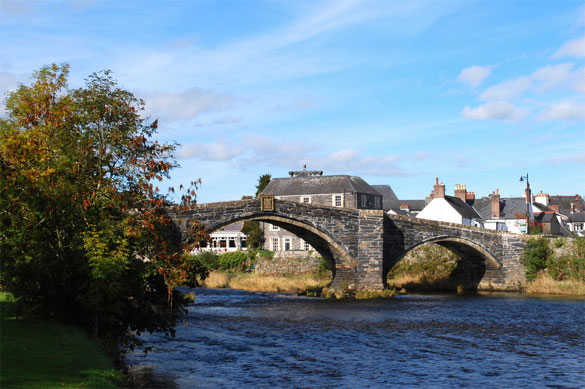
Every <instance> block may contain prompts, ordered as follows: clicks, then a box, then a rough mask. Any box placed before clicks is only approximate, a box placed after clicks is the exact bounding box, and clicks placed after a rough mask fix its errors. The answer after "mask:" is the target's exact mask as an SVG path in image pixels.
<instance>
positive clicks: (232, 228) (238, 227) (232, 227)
mask: <svg viewBox="0 0 585 389" xmlns="http://www.w3.org/2000/svg"><path fill="white" fill-rule="evenodd" d="M243 226H244V222H238V223H234V224H230V225H227V226H225V227H223V228H221V229H220V230H219V231H238V232H239V231H242V227H243Z"/></svg>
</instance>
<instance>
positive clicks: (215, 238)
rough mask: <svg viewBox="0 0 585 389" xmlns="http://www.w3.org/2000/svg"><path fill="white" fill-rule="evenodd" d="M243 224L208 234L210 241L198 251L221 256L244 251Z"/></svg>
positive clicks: (236, 224) (232, 225)
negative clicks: (230, 252)
mask: <svg viewBox="0 0 585 389" xmlns="http://www.w3.org/2000/svg"><path fill="white" fill-rule="evenodd" d="M243 225H244V223H241V222H240V223H234V224H230V225H229V226H226V227H224V228H222V229H220V230H217V231H214V232H212V233H211V234H209V237H210V241H209V242H208V243H207V245H206V246H203V247H200V248H199V249H198V251H211V252H213V253H216V254H222V253H226V252H229V251H241V250H246V235H245V234H244V233H243V232H242V226H243Z"/></svg>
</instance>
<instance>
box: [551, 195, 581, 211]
mask: <svg viewBox="0 0 585 389" xmlns="http://www.w3.org/2000/svg"><path fill="white" fill-rule="evenodd" d="M577 199H578V200H579V206H580V208H581V209H580V210H581V211H584V210H585V201H583V197H581V196H579V195H572V196H559V195H556V196H549V204H550V205H557V206H558V207H559V212H560V213H562V214H563V215H565V216H569V215H570V214H571V203H573V204H575V205H576V203H577Z"/></svg>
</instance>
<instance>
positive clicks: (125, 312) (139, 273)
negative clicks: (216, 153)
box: [0, 65, 204, 345]
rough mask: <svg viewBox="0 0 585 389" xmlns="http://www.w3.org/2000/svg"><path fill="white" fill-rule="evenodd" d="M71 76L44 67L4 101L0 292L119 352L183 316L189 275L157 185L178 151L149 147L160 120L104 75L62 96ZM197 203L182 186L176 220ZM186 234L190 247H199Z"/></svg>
mask: <svg viewBox="0 0 585 389" xmlns="http://www.w3.org/2000/svg"><path fill="white" fill-rule="evenodd" d="M68 71H69V67H68V65H61V66H57V65H52V66H46V67H43V68H41V69H40V70H39V71H37V72H35V74H34V78H33V82H32V84H31V85H30V86H25V85H20V86H19V87H18V89H17V90H16V91H14V92H12V93H10V94H9V95H8V97H7V99H6V103H5V110H6V116H5V117H4V118H2V119H0V252H1V254H0V255H1V261H2V272H1V274H0V283H1V286H2V287H3V288H5V289H7V290H8V291H10V292H11V293H12V294H13V295H14V296H15V297H16V298H17V301H18V305H19V307H20V309H21V312H22V313H23V314H26V315H38V316H44V317H52V318H55V319H58V320H61V321H64V322H69V323H74V324H77V325H80V326H82V327H84V328H85V329H87V330H88V331H90V332H91V333H93V334H95V335H97V336H100V337H105V338H108V339H112V340H116V341H121V342H122V343H125V344H130V345H132V344H135V343H136V342H137V338H136V337H135V336H133V335H129V334H130V332H129V330H131V331H134V332H135V333H137V334H140V332H143V331H146V330H148V331H166V332H171V333H172V332H173V326H174V323H175V320H176V319H177V317H178V315H180V314H181V312H182V308H181V303H180V300H177V299H173V296H174V295H175V292H174V287H175V286H177V285H179V284H182V283H186V282H187V283H188V282H191V283H192V282H193V277H194V275H195V274H196V272H193V269H192V268H191V267H192V266H193V264H191V263H190V262H189V261H186V260H185V258H184V255H183V252H184V251H183V249H184V247H182V245H181V242H180V239H177V232H176V228H175V227H174V225H173V223H172V220H171V219H170V218H169V216H168V215H167V209H168V208H169V207H172V206H173V205H172V204H171V203H170V202H169V200H168V199H167V197H165V196H163V195H161V194H160V191H159V189H158V188H157V187H156V182H157V181H161V180H162V179H163V178H164V177H168V176H169V172H170V170H171V169H172V168H173V167H175V166H176V162H175V161H174V159H173V155H174V151H175V149H176V145H175V144H166V143H159V142H157V141H155V140H153V136H154V135H155V133H156V129H157V125H158V122H157V121H156V120H155V121H150V120H148V119H147V118H144V117H142V116H141V113H142V111H143V110H144V102H143V101H141V100H139V99H137V98H136V97H135V96H134V95H133V94H132V93H130V92H128V91H126V90H123V89H121V88H119V87H118V86H117V84H116V82H115V80H114V79H113V78H112V76H111V74H110V72H109V71H104V72H100V73H94V74H92V75H91V76H89V77H88V78H87V80H86V85H85V86H84V87H82V88H78V89H69V88H68V87H67V76H68ZM193 184H195V185H196V183H193ZM194 195H195V192H194V191H193V188H189V189H188V191H187V192H186V193H185V194H184V195H183V196H182V201H181V203H182V204H177V205H174V207H175V211H176V212H180V210H181V209H183V207H184V206H188V205H189V204H190V203H192V202H193V201H194ZM192 228H193V232H194V237H195V238H194V239H192V241H193V242H195V243H196V242H197V241H198V240H199V238H198V237H199V236H201V238H204V233H203V231H201V229H200V227H199V226H198V225H197V224H196V223H195V224H194V225H193V226H192ZM173 303H174V309H172V308H173ZM161 307H162V309H161ZM164 307H167V308H166V309H164Z"/></svg>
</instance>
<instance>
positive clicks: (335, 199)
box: [333, 195, 341, 207]
mask: <svg viewBox="0 0 585 389" xmlns="http://www.w3.org/2000/svg"><path fill="white" fill-rule="evenodd" d="M333 205H334V206H335V207H341V195H333Z"/></svg>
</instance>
